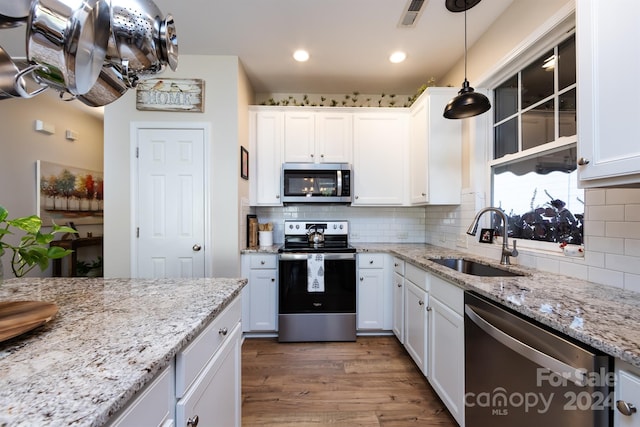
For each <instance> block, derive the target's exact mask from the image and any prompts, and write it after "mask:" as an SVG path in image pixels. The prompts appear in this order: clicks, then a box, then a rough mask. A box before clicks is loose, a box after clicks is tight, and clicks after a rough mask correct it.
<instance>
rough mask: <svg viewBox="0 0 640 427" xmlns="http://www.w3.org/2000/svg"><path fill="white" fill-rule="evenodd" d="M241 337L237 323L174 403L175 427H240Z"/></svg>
mask: <svg viewBox="0 0 640 427" xmlns="http://www.w3.org/2000/svg"><path fill="white" fill-rule="evenodd" d="M241 336H242V331H241V328H240V324H239V323H238V324H237V325H236V326H235V327H234V328H233V330H231V331H229V337H228V340H227V341H226V342H225V343H224V344H223V346H222V347H221V348H220V350H218V352H217V353H216V355H215V357H214V358H213V359H212V360H211V361H210V362H209V363H208V364H207V366H206V367H205V369H204V371H203V372H202V374H201V375H199V377H198V379H197V380H196V382H195V383H194V384H193V386H192V387H190V388H189V390H188V391H187V392H186V393H185V395H184V396H183V397H182V398H181V399H180V400H178V403H177V405H176V426H177V427H195V426H198V425H200V426H225V427H226V426H229V427H234V426H235V427H240V425H241V423H242V418H241V391H240V387H241V372H240V369H241V363H240V360H241V345H240V342H241Z"/></svg>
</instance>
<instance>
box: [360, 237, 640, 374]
mask: <svg viewBox="0 0 640 427" xmlns="http://www.w3.org/2000/svg"><path fill="white" fill-rule="evenodd" d="M357 246H358V250H359V251H360V252H366V251H371V252H388V253H391V254H393V255H395V256H398V257H399V258H401V259H404V260H405V261H408V262H410V263H412V264H415V265H417V266H419V267H422V268H424V269H425V270H427V271H430V272H432V273H437V274H438V275H439V276H440V277H442V278H445V279H447V280H449V281H450V282H452V283H455V284H457V285H458V286H460V287H461V288H463V289H468V290H473V291H475V292H477V293H479V294H481V295H484V296H486V297H488V298H490V299H492V300H494V301H496V302H499V303H501V304H503V305H505V306H507V307H509V308H511V309H513V310H515V311H517V312H519V313H522V314H524V315H525V316H527V317H530V318H532V319H535V320H537V321H539V322H541V323H543V324H545V325H547V326H550V327H551V328H553V329H555V330H557V331H560V332H562V333H564V334H567V335H569V336H571V337H573V338H575V339H577V340H579V341H581V342H583V343H585V344H588V345H591V346H592V347H594V348H597V349H599V350H601V351H603V352H605V353H607V354H609V355H611V356H614V357H619V358H620V359H622V360H624V361H626V362H629V363H631V364H632V365H635V366H637V367H640V295H639V294H637V293H635V292H630V291H625V290H622V289H618V288H613V287H608V286H603V285H598V284H595V283H590V282H586V281H584V280H580V279H576V278H572V277H568V276H563V275H559V274H554V273H546V272H543V271H539V270H535V269H531V268H526V267H522V266H517V265H513V266H510V267H508V269H509V270H513V271H515V272H519V273H523V274H525V275H526V276H523V277H480V276H471V275H468V274H464V273H459V272H457V271H455V270H452V269H450V268H447V267H444V266H442V265H439V264H436V263H435V262H433V261H430V260H429V258H448V257H460V256H464V257H465V258H469V259H473V260H476V261H479V262H482V263H485V264H486V263H488V264H491V265H498V264H499V260H497V259H488V258H483V257H477V256H472V255H469V254H467V253H463V252H460V251H456V250H451V249H446V248H441V247H438V246H431V245H424V244H375V243H370V244H365V245H357ZM500 267H504V266H500Z"/></svg>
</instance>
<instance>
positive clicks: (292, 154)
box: [284, 111, 317, 163]
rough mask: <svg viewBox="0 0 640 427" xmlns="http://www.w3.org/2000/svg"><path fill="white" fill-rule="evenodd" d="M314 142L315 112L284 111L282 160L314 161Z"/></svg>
mask: <svg viewBox="0 0 640 427" xmlns="http://www.w3.org/2000/svg"><path fill="white" fill-rule="evenodd" d="M315 144H316V140H315V114H314V113H313V112H311V111H303V112H287V113H285V116H284V161H285V162H303V163H314V162H316V161H317V159H316V151H315Z"/></svg>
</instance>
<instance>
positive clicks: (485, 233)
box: [478, 228, 494, 243]
mask: <svg viewBox="0 0 640 427" xmlns="http://www.w3.org/2000/svg"><path fill="white" fill-rule="evenodd" d="M493 233H494V230H492V229H491V228H483V229H482V230H480V238H479V239H478V241H479V242H480V243H493Z"/></svg>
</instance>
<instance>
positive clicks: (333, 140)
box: [315, 112, 353, 163]
mask: <svg viewBox="0 0 640 427" xmlns="http://www.w3.org/2000/svg"><path fill="white" fill-rule="evenodd" d="M352 151H353V114H351V113H333V112H332V113H323V112H320V113H317V115H316V156H315V160H316V162H324V163H351V162H352V158H353V156H352Z"/></svg>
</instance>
